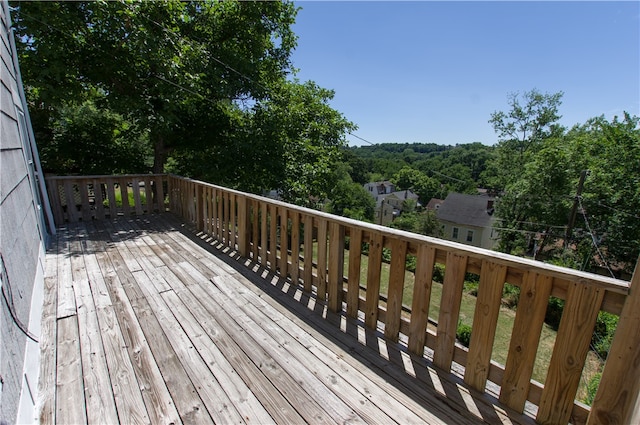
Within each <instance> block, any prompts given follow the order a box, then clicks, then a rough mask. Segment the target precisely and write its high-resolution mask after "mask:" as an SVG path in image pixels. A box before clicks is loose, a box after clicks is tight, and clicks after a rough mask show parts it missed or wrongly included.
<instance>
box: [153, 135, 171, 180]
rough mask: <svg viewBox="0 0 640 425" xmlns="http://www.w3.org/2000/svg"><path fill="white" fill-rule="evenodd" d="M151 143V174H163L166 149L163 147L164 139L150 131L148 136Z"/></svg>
mask: <svg viewBox="0 0 640 425" xmlns="http://www.w3.org/2000/svg"><path fill="white" fill-rule="evenodd" d="M150 138H151V141H152V143H153V173H154V174H162V173H164V165H165V163H166V162H167V152H168V151H167V148H166V147H165V146H164V137H163V136H162V135H160V134H157V133H156V132H154V131H153V130H151V135H150Z"/></svg>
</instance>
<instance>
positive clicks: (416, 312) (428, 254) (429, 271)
mask: <svg viewBox="0 0 640 425" xmlns="http://www.w3.org/2000/svg"><path fill="white" fill-rule="evenodd" d="M435 262H436V249H435V248H434V247H431V246H427V245H425V244H421V245H420V246H419V247H418V255H417V257H416V273H415V282H414V284H413V300H412V304H411V323H410V324H409V350H410V351H411V352H412V353H414V354H417V355H420V356H422V355H423V354H424V343H425V332H426V331H427V322H428V321H429V301H430V300H431V285H432V284H433V267H434V265H435Z"/></svg>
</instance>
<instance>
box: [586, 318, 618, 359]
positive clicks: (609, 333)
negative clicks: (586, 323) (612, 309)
mask: <svg viewBox="0 0 640 425" xmlns="http://www.w3.org/2000/svg"><path fill="white" fill-rule="evenodd" d="M617 326H618V316H616V315H614V314H611V313H607V312H606V311H601V312H600V313H598V319H597V320H596V326H595V329H594V330H593V336H592V337H591V349H592V350H593V351H595V352H596V354H598V356H599V357H600V358H601V359H603V360H604V359H606V358H607V355H608V354H609V349H610V348H611V342H612V341H613V334H614V333H615V331H616V327H617Z"/></svg>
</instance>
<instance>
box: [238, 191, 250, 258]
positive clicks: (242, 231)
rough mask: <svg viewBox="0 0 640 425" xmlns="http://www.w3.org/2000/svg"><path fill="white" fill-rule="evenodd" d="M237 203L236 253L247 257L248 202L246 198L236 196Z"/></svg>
mask: <svg viewBox="0 0 640 425" xmlns="http://www.w3.org/2000/svg"><path fill="white" fill-rule="evenodd" d="M235 198H236V202H237V214H238V215H237V220H238V225H237V231H236V232H237V235H238V238H237V239H238V241H237V242H238V253H239V254H240V256H241V257H244V258H247V257H249V202H248V200H247V198H246V196H240V195H236V197H235Z"/></svg>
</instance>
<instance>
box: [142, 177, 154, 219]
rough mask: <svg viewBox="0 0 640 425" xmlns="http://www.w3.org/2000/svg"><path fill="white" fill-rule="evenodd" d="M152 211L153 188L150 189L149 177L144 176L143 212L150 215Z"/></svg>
mask: <svg viewBox="0 0 640 425" xmlns="http://www.w3.org/2000/svg"><path fill="white" fill-rule="evenodd" d="M153 210H154V206H153V188H152V187H151V176H150V175H147V176H144V212H145V214H151V213H152V212H153Z"/></svg>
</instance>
